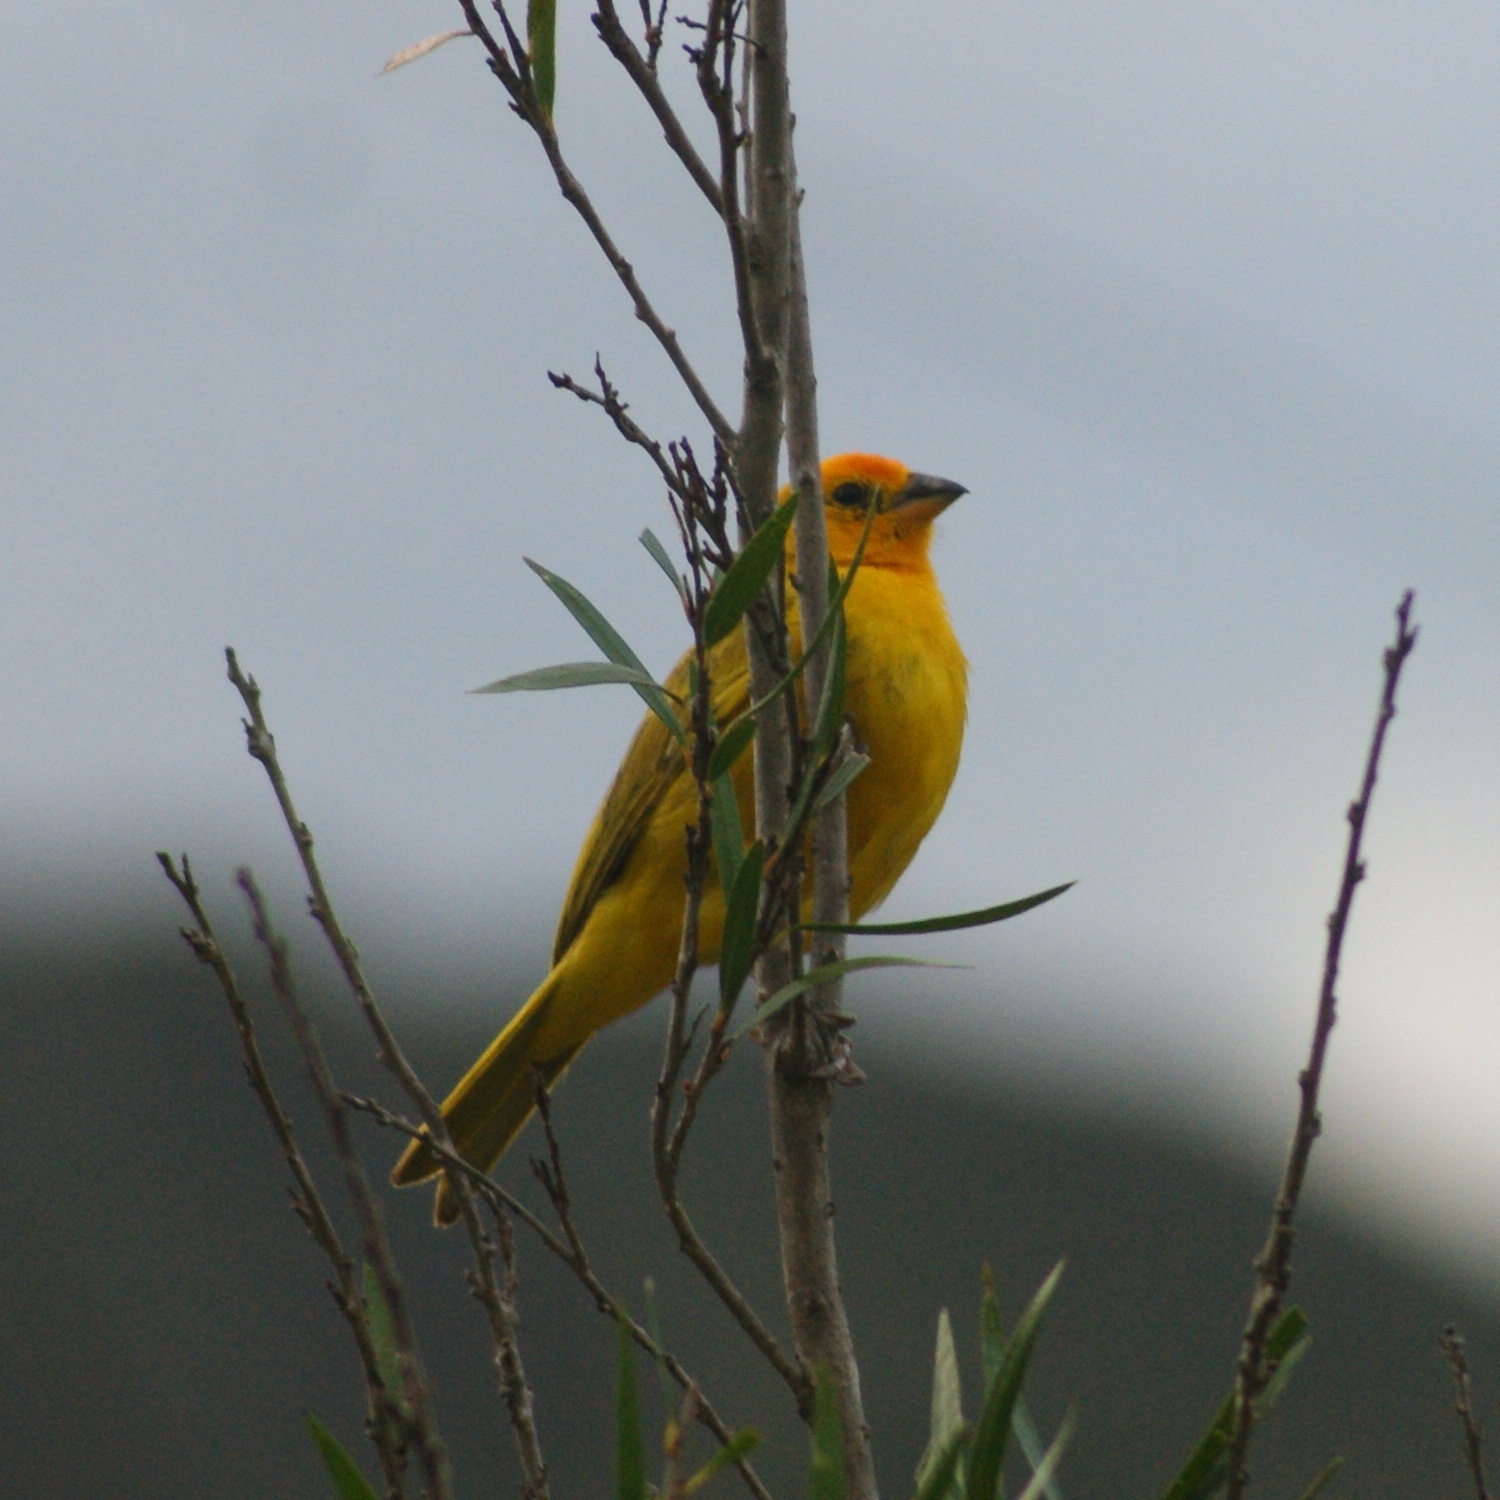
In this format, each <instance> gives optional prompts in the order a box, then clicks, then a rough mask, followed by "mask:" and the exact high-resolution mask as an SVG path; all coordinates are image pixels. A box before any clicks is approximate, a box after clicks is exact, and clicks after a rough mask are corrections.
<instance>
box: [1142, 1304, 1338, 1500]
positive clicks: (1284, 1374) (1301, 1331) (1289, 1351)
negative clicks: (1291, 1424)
mask: <svg viewBox="0 0 1500 1500" xmlns="http://www.w3.org/2000/svg"><path fill="white" fill-rule="evenodd" d="M1311 1343H1312V1340H1311V1338H1310V1336H1309V1334H1308V1331H1307V1318H1306V1316H1305V1315H1304V1314H1303V1312H1302V1310H1301V1309H1300V1308H1296V1307H1289V1308H1287V1310H1286V1311H1285V1312H1284V1313H1282V1315H1281V1316H1280V1317H1279V1318H1278V1319H1277V1320H1276V1323H1275V1326H1274V1327H1273V1328H1272V1329H1271V1331H1270V1333H1269V1334H1268V1335H1267V1336H1266V1361H1267V1363H1268V1364H1269V1365H1271V1366H1272V1367H1273V1370H1274V1373H1273V1374H1272V1376H1271V1378H1270V1380H1269V1381H1268V1382H1267V1384H1266V1387H1265V1389H1264V1390H1263V1391H1262V1392H1261V1393H1260V1397H1259V1399H1258V1400H1257V1401H1256V1403H1255V1418H1256V1420H1257V1421H1259V1420H1260V1419H1261V1418H1262V1417H1264V1416H1265V1415H1267V1413H1268V1412H1269V1411H1270V1410H1271V1407H1272V1406H1274V1405H1275V1403H1276V1398H1277V1397H1278V1396H1279V1395H1280V1394H1281V1392H1282V1389H1283V1388H1284V1387H1285V1385H1286V1382H1287V1380H1288V1379H1289V1378H1290V1376H1291V1373H1292V1370H1293V1369H1294V1368H1295V1367H1296V1365H1297V1362H1298V1361H1299V1360H1300V1359H1301V1358H1302V1356H1303V1355H1304V1354H1305V1353H1306V1352H1307V1350H1308V1348H1309V1346H1310V1345H1311ZM1233 1436H1234V1392H1233V1391H1231V1392H1230V1393H1229V1395H1227V1396H1226V1397H1225V1398H1224V1401H1223V1403H1222V1404H1221V1405H1220V1407H1219V1410H1218V1412H1217V1413H1216V1414H1215V1416H1214V1419H1213V1422H1212V1423H1211V1424H1210V1426H1209V1429H1208V1431H1207V1432H1205V1433H1204V1434H1203V1436H1202V1437H1201V1438H1200V1439H1199V1441H1198V1445H1197V1447H1195V1448H1194V1449H1193V1451H1192V1452H1191V1453H1190V1454H1188V1457H1187V1462H1186V1463H1184V1464H1183V1466H1182V1468H1181V1469H1180V1470H1178V1473H1177V1477H1176V1478H1175V1479H1174V1480H1173V1481H1172V1483H1171V1484H1170V1485H1169V1486H1168V1488H1167V1492H1166V1495H1165V1497H1164V1500H1208V1497H1209V1496H1211V1495H1216V1494H1218V1492H1219V1491H1220V1490H1221V1489H1223V1488H1224V1485H1225V1484H1226V1483H1227V1481H1228V1478H1229V1473H1228V1469H1229V1464H1228V1452H1229V1444H1230V1440H1231V1439H1232V1437H1233Z"/></svg>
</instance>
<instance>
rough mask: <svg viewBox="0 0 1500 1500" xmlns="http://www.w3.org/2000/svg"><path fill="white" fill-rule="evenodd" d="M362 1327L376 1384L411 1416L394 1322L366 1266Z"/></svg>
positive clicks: (374, 1277)
mask: <svg viewBox="0 0 1500 1500" xmlns="http://www.w3.org/2000/svg"><path fill="white" fill-rule="evenodd" d="M364 1299H365V1327H366V1328H368V1329H369V1331H370V1344H371V1346H372V1348H373V1349H374V1351H375V1367H376V1369H377V1370H379V1371H380V1383H381V1384H382V1385H383V1386H384V1387H385V1389H386V1394H387V1395H388V1396H389V1397H390V1398H391V1400H392V1401H394V1402H395V1404H396V1410H397V1411H399V1412H400V1413H401V1414H402V1415H403V1416H407V1417H409V1416H410V1415H411V1407H410V1406H409V1405H408V1404H407V1400H406V1386H405V1382H403V1381H402V1379H401V1364H400V1362H399V1361H398V1360H397V1358H396V1325H395V1323H394V1321H393V1320H392V1318H391V1309H390V1304H389V1303H388V1302H387V1301H386V1300H385V1292H384V1291H383V1290H382V1288H381V1285H380V1278H379V1277H378V1276H376V1274H375V1272H374V1271H373V1270H372V1269H371V1268H370V1267H369V1266H366V1267H365V1274H364Z"/></svg>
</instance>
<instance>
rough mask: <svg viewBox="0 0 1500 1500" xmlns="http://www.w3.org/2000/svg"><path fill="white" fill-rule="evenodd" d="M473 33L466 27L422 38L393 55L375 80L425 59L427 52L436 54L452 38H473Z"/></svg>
mask: <svg viewBox="0 0 1500 1500" xmlns="http://www.w3.org/2000/svg"><path fill="white" fill-rule="evenodd" d="M473 35H474V33H473V32H472V31H470V30H469V28H468V27H467V26H460V27H459V28H458V29H457V30H456V31H440V32H438V33H437V34H436V35H435V36H424V37H423V38H422V40H421V41H420V42H413V43H412V44H411V46H410V47H403V48H402V49H401V50H400V51H399V52H396V53H393V54H392V55H391V58H390V60H389V61H388V62H387V63H386V65H385V66H384V67H383V68H382V69H381V70H380V72H379V73H377V74H376V75H375V76H376V77H377V78H383V77H384V76H385V75H386V74H387V73H394V72H395V71H396V69H397V68H404V67H405V66H406V65H407V63H414V62H416V60H417V59H418V58H419V57H426V56H427V54H428V53H429V52H436V51H437V49H438V48H439V47H441V46H442V45H443V44H444V43H445V42H451V41H452V40H453V39H454V37H459V36H473Z"/></svg>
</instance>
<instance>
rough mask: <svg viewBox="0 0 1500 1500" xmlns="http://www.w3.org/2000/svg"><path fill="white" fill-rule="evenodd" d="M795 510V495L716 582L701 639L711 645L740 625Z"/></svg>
mask: <svg viewBox="0 0 1500 1500" xmlns="http://www.w3.org/2000/svg"><path fill="white" fill-rule="evenodd" d="M796 511H797V496H796V495H795V494H794V495H793V496H792V497H791V498H790V499H789V500H784V501H782V503H781V504H780V505H778V506H777V507H776V509H775V510H774V511H772V513H771V514H770V516H768V517H767V518H766V520H765V521H763V522H762V523H761V525H760V526H759V527H758V528H757V529H756V531H755V534H754V535H753V536H752V537H751V538H750V540H749V541H748V542H746V543H745V545H744V546H743V547H741V548H740V552H739V556H738V557H736V558H735V560H734V561H733V562H732V563H730V565H729V568H728V570H727V571H726V572H725V574H724V576H723V577H722V578H721V579H720V580H719V582H718V584H717V586H716V587H715V588H714V591H713V593H712V594H711V595H710V596H709V600H708V607H707V608H706V609H705V610H704V611H703V639H704V640H705V641H706V642H707V643H708V644H709V645H710V646H712V645H713V644H714V643H715V642H717V641H722V640H723V639H724V637H725V636H726V635H728V634H729V632H730V631H731V630H733V629H734V627H735V626H736V625H738V624H739V623H740V620H741V619H742V618H743V617H744V613H745V611H746V610H747V609H748V608H749V607H750V601H751V600H752V599H753V598H755V596H756V595H757V594H758V593H759V592H760V586H761V584H763V583H764V582H765V581H766V578H767V577H768V576H769V574H770V572H771V569H772V568H773V567H774V566H775V565H776V563H777V561H778V560H779V559H780V557H781V549H782V547H783V546H784V544H785V542H786V532H787V527H789V526H790V525H791V524H792V517H793V516H794V515H795V514H796Z"/></svg>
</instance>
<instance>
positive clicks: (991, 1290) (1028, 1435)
mask: <svg viewBox="0 0 1500 1500" xmlns="http://www.w3.org/2000/svg"><path fill="white" fill-rule="evenodd" d="M979 1281H980V1286H981V1289H982V1290H981V1292H980V1298H979V1353H980V1359H981V1361H982V1369H983V1371H984V1388H985V1389H986V1390H988V1389H989V1387H990V1382H991V1381H992V1380H993V1379H994V1378H995V1374H996V1372H997V1371H998V1370H999V1368H1000V1362H1001V1361H1002V1360H1003V1359H1004V1358H1005V1323H1004V1320H1003V1319H1002V1318H1001V1316H1000V1299H999V1298H998V1297H997V1296H996V1295H995V1273H994V1272H993V1271H992V1270H991V1269H990V1267H989V1264H988V1263H986V1264H984V1265H982V1266H981V1267H980V1268H979ZM1010 1430H1011V1431H1012V1432H1013V1433H1015V1435H1016V1441H1017V1442H1018V1443H1019V1444H1020V1445H1021V1452H1022V1453H1024V1454H1025V1455H1026V1462H1027V1463H1029V1464H1030V1465H1031V1471H1032V1473H1033V1474H1034V1473H1036V1471H1037V1470H1038V1469H1039V1468H1040V1467H1041V1465H1042V1460H1043V1459H1044V1458H1045V1457H1046V1448H1045V1446H1044V1445H1043V1443H1042V1437H1041V1434H1040V1433H1039V1432H1038V1431H1037V1430H1036V1423H1035V1422H1033V1421H1032V1420H1031V1413H1030V1411H1028V1410H1027V1407H1026V1398H1025V1396H1017V1397H1016V1409H1015V1411H1014V1412H1012V1413H1011V1419H1010ZM1043 1488H1044V1490H1045V1492H1046V1495H1047V1500H1062V1493H1061V1491H1060V1490H1059V1489H1058V1487H1057V1482H1056V1480H1055V1479H1054V1478H1053V1477H1051V1475H1050V1474H1049V1476H1048V1478H1047V1480H1046V1483H1045V1484H1044V1486H1043Z"/></svg>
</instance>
